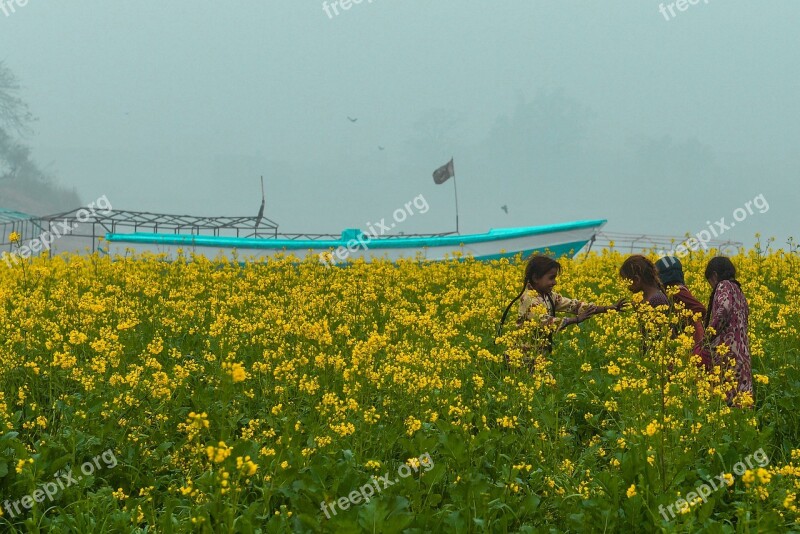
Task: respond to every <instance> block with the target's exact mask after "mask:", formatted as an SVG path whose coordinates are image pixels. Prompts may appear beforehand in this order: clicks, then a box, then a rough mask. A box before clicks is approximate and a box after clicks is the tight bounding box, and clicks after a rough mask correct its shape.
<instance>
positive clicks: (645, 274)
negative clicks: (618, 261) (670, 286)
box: [619, 254, 669, 308]
mask: <svg viewBox="0 0 800 534" xmlns="http://www.w3.org/2000/svg"><path fill="white" fill-rule="evenodd" d="M619 274H620V276H621V277H622V278H624V279H625V280H627V281H628V282H629V283H630V285H629V286H628V290H629V291H630V292H631V293H642V298H643V300H644V301H646V302H647V303H649V304H650V305H651V306H652V307H653V308H655V307H657V306H669V299H668V298H667V295H666V294H665V293H664V287H663V286H662V285H661V280H660V279H659V278H658V271H656V266H655V265H653V262H652V261H650V260H648V259H647V258H645V257H644V256H641V255H639V254H636V255H634V256H631V257H629V258H628V259H627V260H625V262H624V263H623V264H622V267H620V269H619Z"/></svg>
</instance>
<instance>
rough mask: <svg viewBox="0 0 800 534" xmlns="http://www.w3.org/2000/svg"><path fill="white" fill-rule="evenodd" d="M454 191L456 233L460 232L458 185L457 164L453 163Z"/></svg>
mask: <svg viewBox="0 0 800 534" xmlns="http://www.w3.org/2000/svg"><path fill="white" fill-rule="evenodd" d="M450 161H453V158H450ZM453 193H454V194H455V196H456V233H457V234H460V233H461V232H459V230H458V187H456V166H455V165H453Z"/></svg>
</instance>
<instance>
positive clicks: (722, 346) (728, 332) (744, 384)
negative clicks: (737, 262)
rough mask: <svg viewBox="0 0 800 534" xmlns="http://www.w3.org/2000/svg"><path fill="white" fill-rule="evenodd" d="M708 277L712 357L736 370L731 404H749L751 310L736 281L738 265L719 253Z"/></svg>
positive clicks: (717, 363)
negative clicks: (749, 330)
mask: <svg viewBox="0 0 800 534" xmlns="http://www.w3.org/2000/svg"><path fill="white" fill-rule="evenodd" d="M705 276H706V280H707V281H708V283H709V285H710V286H711V287H712V291H711V298H710V299H709V301H708V311H707V312H706V319H705V326H706V330H707V331H709V330H713V333H709V334H710V335H708V336H706V337H710V346H711V350H712V359H713V363H714V366H715V367H720V368H721V369H722V371H723V372H724V371H728V370H730V369H733V371H734V373H733V374H734V379H735V381H736V385H735V386H734V387H733V388H731V389H730V390H729V391H728V392H727V402H728V405H729V406H736V407H742V406H750V405H751V404H752V396H753V373H752V369H751V366H750V341H749V338H748V335H747V323H748V320H749V317H750V309H749V307H748V305H747V299H746V298H745V296H744V293H742V286H741V285H740V284H739V282H738V281H737V280H736V267H734V265H733V263H732V262H731V260H730V259H728V258H725V257H722V256H717V257H716V258H713V259H712V260H711V261H709V262H708V266H707V267H706V272H705Z"/></svg>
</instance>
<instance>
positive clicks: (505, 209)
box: [500, 205, 508, 215]
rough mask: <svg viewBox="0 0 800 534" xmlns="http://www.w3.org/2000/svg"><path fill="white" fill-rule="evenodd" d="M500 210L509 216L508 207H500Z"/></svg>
mask: <svg viewBox="0 0 800 534" xmlns="http://www.w3.org/2000/svg"><path fill="white" fill-rule="evenodd" d="M500 209H501V210H503V211H504V212H506V215H507V214H508V206H505V205H504V206H500Z"/></svg>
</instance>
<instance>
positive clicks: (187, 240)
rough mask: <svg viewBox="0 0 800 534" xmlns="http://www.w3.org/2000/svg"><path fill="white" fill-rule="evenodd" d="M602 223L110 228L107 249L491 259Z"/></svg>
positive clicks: (576, 246) (566, 247)
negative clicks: (337, 230)
mask: <svg viewBox="0 0 800 534" xmlns="http://www.w3.org/2000/svg"><path fill="white" fill-rule="evenodd" d="M605 223H606V220H604V219H596V220H585V221H573V222H567V223H559V224H550V225H544V226H528V227H519V228H499V229H492V230H489V231H488V232H486V233H482V234H465V235H462V234H450V235H438V236H392V237H387V236H378V237H375V236H370V235H369V234H364V233H362V232H361V231H360V230H357V229H348V230H345V231H344V232H342V235H341V237H340V238H339V239H313V240H312V239H272V238H270V239H255V238H238V237H218V236H206V235H187V234H158V233H145V232H139V233H127V234H123V233H109V234H106V237H105V239H106V241H108V245H109V247H108V251H107V252H109V253H110V254H124V253H125V252H127V251H130V250H131V249H132V250H133V251H134V252H153V253H165V254H167V256H169V257H174V256H175V255H177V253H178V250H179V249H180V250H182V251H183V252H184V253H189V252H194V253H196V254H201V255H203V256H206V257H209V258H215V257H218V256H219V255H220V254H222V255H223V256H226V257H228V258H232V257H233V255H234V251H235V256H236V257H238V258H239V259H244V258H249V257H252V258H253V259H258V258H268V257H274V256H276V255H289V254H291V255H294V256H296V257H298V258H300V259H303V258H305V257H307V256H316V257H317V258H319V260H320V261H322V262H323V263H328V264H339V263H344V262H347V261H354V260H357V259H361V258H363V259H364V260H366V261H370V260H372V259H374V258H386V259H389V260H391V261H395V260H398V259H402V258H416V259H422V260H429V261H442V260H447V259H451V258H454V257H468V256H469V257H473V258H475V259H476V260H487V261H488V260H496V259H500V258H509V257H513V256H516V255H517V254H522V256H523V257H526V256H528V255H530V254H533V253H535V252H545V251H548V252H549V253H550V254H552V255H554V256H571V255H573V254H575V253H576V252H578V251H579V250H580V249H581V248H583V247H584V246H585V245H586V243H587V242H588V241H589V240H590V239H591V238H592V237H593V236H594V235H595V234H596V233H597V232H598V230H599V229H600V228H601V227H602V226H603V225H604V224H605Z"/></svg>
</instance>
